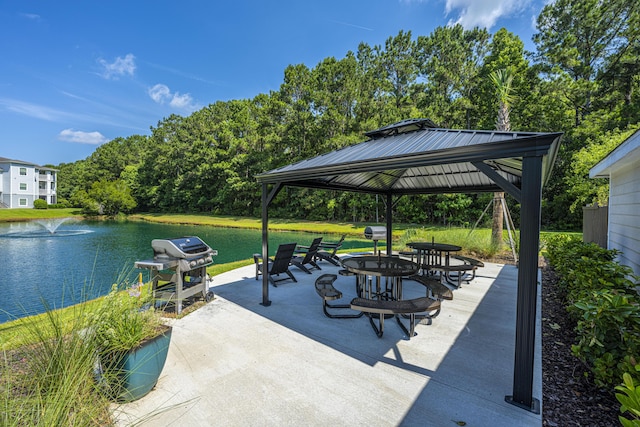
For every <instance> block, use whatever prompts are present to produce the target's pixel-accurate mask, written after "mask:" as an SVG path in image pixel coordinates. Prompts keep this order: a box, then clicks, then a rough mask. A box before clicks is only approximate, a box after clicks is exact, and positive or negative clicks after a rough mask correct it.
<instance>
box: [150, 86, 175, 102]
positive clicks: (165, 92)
mask: <svg viewBox="0 0 640 427" xmlns="http://www.w3.org/2000/svg"><path fill="white" fill-rule="evenodd" d="M149 96H150V97H151V99H153V100H154V101H155V102H157V103H158V104H164V103H165V101H166V100H167V99H169V98H171V91H170V90H169V86H167V85H163V84H159V83H158V84H157V85H155V86H154V87H152V88H151V89H149Z"/></svg>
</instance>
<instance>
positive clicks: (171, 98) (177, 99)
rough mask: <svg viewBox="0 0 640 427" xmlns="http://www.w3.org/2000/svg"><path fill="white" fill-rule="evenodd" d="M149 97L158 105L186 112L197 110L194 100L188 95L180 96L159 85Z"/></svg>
mask: <svg viewBox="0 0 640 427" xmlns="http://www.w3.org/2000/svg"><path fill="white" fill-rule="evenodd" d="M148 93H149V96H150V97H151V99H153V100H154V101H155V102H156V103H158V104H169V105H170V106H171V107H174V108H180V109H184V110H195V109H196V108H197V106H196V104H195V103H194V101H193V98H192V97H191V95H189V94H188V93H185V94H180V93H179V92H173V93H172V92H171V90H170V89H169V86H167V85H164V84H161V83H158V84H157V85H155V86H154V87H152V88H151V89H149V91H148Z"/></svg>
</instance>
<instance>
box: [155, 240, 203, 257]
mask: <svg viewBox="0 0 640 427" xmlns="http://www.w3.org/2000/svg"><path fill="white" fill-rule="evenodd" d="M151 247H152V248H153V255H154V257H160V258H166V257H171V258H195V257H204V256H206V255H213V250H212V249H211V248H210V247H209V246H208V245H207V244H206V243H205V242H203V241H202V240H200V238H199V237H196V236H188V237H177V238H174V239H153V240H152V241H151Z"/></svg>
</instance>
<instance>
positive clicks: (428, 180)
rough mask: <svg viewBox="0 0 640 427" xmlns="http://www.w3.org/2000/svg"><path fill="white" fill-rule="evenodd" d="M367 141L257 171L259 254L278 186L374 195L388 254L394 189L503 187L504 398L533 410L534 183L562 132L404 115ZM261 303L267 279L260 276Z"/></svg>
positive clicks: (543, 174)
mask: <svg viewBox="0 0 640 427" xmlns="http://www.w3.org/2000/svg"><path fill="white" fill-rule="evenodd" d="M366 136H367V137H368V138H369V139H368V140H366V141H364V142H361V143H359V144H355V145H351V146H348V147H345V148H342V149H339V150H336V151H333V152H330V153H327V154H322V155H319V156H317V157H314V158H311V159H307V160H303V161H300V162H298V163H294V164H291V165H288V166H284V167H281V168H278V169H274V170H271V171H268V172H265V173H262V174H260V175H258V176H257V180H258V182H259V183H260V184H261V185H262V256H263V259H267V256H268V253H269V248H268V226H269V216H268V207H269V205H270V204H271V202H272V201H273V199H274V198H275V197H276V195H277V194H278V193H279V192H280V190H282V188H284V186H294V187H306V188H316V189H323V190H342V191H351V192H361V193H370V194H379V195H381V196H383V197H385V198H386V199H385V200H386V226H387V242H386V244H387V253H391V231H392V228H393V221H392V219H393V215H392V214H393V206H394V200H393V198H394V196H395V197H396V202H397V200H398V199H399V198H400V197H402V196H403V195H408V194H435V193H475V192H495V191H504V192H506V193H508V194H510V195H511V196H512V197H513V198H514V199H515V200H517V201H518V202H519V203H520V224H521V226H520V254H519V266H518V290H517V301H516V304H517V308H516V342H515V363H514V375H513V377H514V378H513V394H512V395H511V396H506V397H505V399H506V400H507V401H508V402H510V403H513V404H514V405H517V406H519V407H522V408H524V409H526V410H529V411H533V412H539V410H540V402H538V401H537V399H534V398H533V392H532V389H533V368H534V356H535V322H536V301H537V277H538V274H537V273H538V250H539V242H540V210H541V198H542V187H543V185H544V183H545V182H546V181H547V179H548V178H549V176H550V174H551V170H552V167H553V163H554V161H555V157H556V154H557V151H558V146H559V143H560V139H561V137H562V133H542V132H515V131H488V130H461V129H442V128H438V127H437V126H436V125H434V123H433V122H432V121H431V120H429V119H410V120H404V121H402V122H399V123H395V124H392V125H389V126H386V127H383V128H380V129H377V130H374V131H371V132H368V133H366ZM262 304H263V305H265V306H268V305H270V304H271V301H269V282H268V277H267V275H266V274H265V275H262Z"/></svg>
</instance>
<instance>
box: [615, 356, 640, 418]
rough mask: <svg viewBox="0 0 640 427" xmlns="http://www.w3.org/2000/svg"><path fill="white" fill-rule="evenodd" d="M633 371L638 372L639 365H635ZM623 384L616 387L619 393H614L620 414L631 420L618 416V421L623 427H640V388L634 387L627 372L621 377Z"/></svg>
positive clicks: (639, 369)
mask: <svg viewBox="0 0 640 427" xmlns="http://www.w3.org/2000/svg"><path fill="white" fill-rule="evenodd" d="M634 369H635V371H636V372H637V371H640V365H638V364H636V365H635V367H634ZM622 378H623V383H622V385H619V386H617V387H616V390H618V391H619V392H620V393H616V398H617V399H618V402H620V404H621V405H622V406H621V407H620V412H622V413H626V412H629V414H630V415H631V416H632V419H628V418H626V417H623V416H622V415H620V416H619V417H618V419H619V420H620V424H622V425H623V426H624V427H640V386H635V385H634V381H633V378H632V377H631V375H630V374H629V373H627V372H625V373H624V375H623V377H622Z"/></svg>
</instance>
